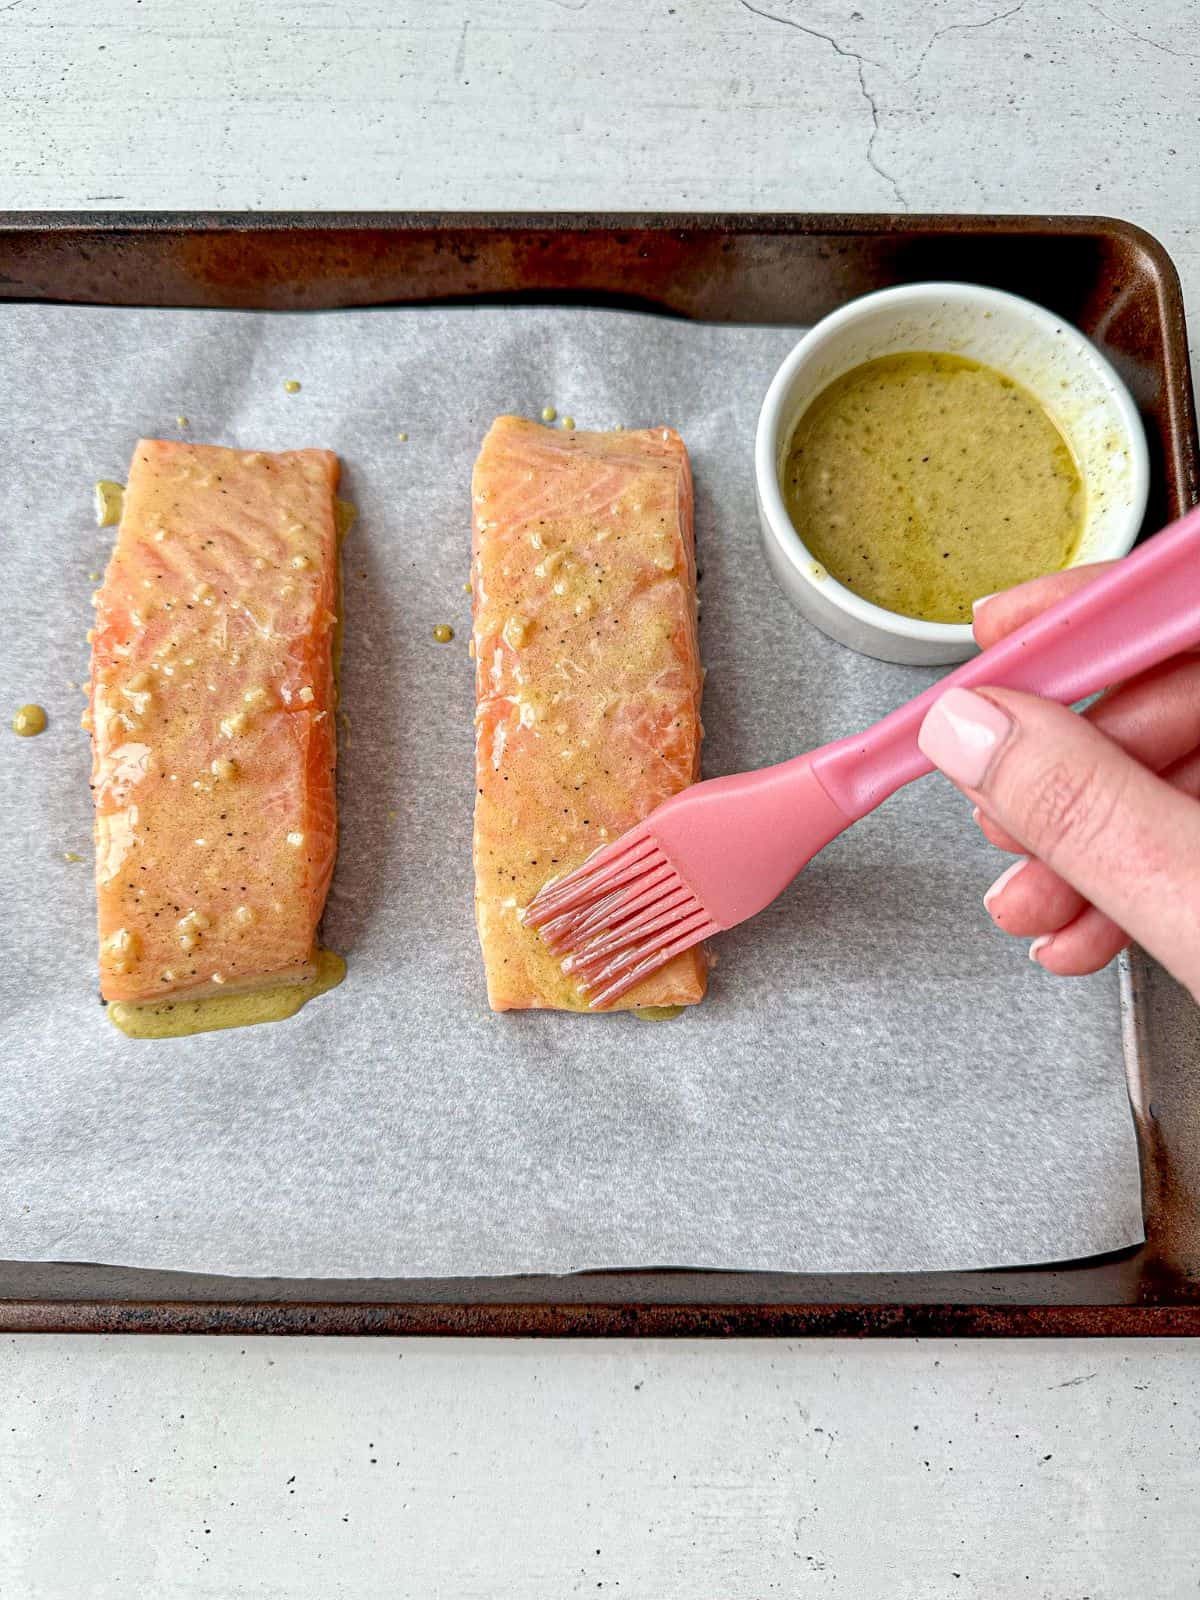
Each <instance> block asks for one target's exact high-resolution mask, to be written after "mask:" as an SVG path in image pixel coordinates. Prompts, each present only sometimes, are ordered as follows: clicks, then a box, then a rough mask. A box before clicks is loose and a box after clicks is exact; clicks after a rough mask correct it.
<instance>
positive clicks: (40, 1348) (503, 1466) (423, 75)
mask: <svg viewBox="0 0 1200 1600" xmlns="http://www.w3.org/2000/svg"><path fill="white" fill-rule="evenodd" d="M1197 63H1200V11H1198V8H1197V6H1196V4H1194V3H1193V0H1157V3H1156V4H1155V5H1154V6H1153V7H1149V6H1145V5H1143V4H1139V3H1137V0H1106V3H1105V4H1104V5H1103V6H1099V5H1094V4H1091V3H1090V0H1061V3H1057V4H1054V3H1047V0H1020V3H1014V4H1009V5H1005V4H1003V3H995V0H991V3H988V0H944V3H934V4H924V5H918V4H911V3H905V0H841V3H833V0H790V3H789V0H774V3H773V4H767V3H764V4H762V5H759V4H758V0H755V3H754V4H751V3H750V0H695V3H689V0H675V3H674V4H671V3H669V0H666V3H664V0H590V3H589V0H479V3H476V4H467V3H464V0H426V3H418V0H410V3H408V4H401V5H396V4H392V3H391V0H355V3H354V4H353V5H351V4H349V3H348V0H345V3H336V0H274V3H269V4H267V3H256V0H208V3H207V4H206V5H204V6H185V5H182V4H180V3H178V0H176V3H174V4H172V3H170V0H0V84H2V86H3V92H2V94H0V207H13V208H77V207H84V208H94V209H106V208H107V209H117V210H137V209H154V208H164V209H181V208H191V207H213V208H224V209H230V210H235V209H244V208H268V207H271V208H293V207H294V208H309V209H330V208H339V209H341V208H347V209H353V208H369V207H381V208H387V207H399V208H406V207H422V206H426V207H456V208H457V207H463V208H480V209H497V208H502V207H531V208H537V207H563V208H576V209H578V208H605V207H608V208H617V207H620V208H628V209H636V208H639V207H641V208H648V207H653V208H666V209H671V208H746V209H789V210H832V209H854V210H884V209H901V210H903V209H909V210H970V211H1039V210H1047V211H1074V212H1107V213H1115V214H1118V215H1124V216H1129V217H1132V218H1134V219H1135V220H1137V221H1139V222H1141V223H1142V224H1143V225H1145V226H1146V227H1148V228H1150V229H1151V230H1152V231H1153V232H1155V233H1157V234H1158V235H1159V236H1160V237H1161V238H1162V239H1163V241H1164V242H1165V243H1166V244H1167V246H1168V248H1169V249H1171V251H1172V252H1173V254H1174V256H1175V259H1176V262H1177V264H1178V265H1179V267H1180V270H1181V273H1182V276H1183V280H1184V286H1185V292H1186V295H1187V299H1188V303H1189V305H1190V307H1191V308H1192V309H1193V311H1195V309H1196V306H1197V295H1198V293H1200V183H1198V182H1197V178H1196V172H1197V164H1198V157H1200V126H1198V117H1197V110H1196V102H1195V92H1194V82H1195V75H1196V72H1197ZM1198 1411H1200V1351H1198V1350H1196V1349H1195V1348H1194V1347H1192V1346H1189V1345H1187V1344H1185V1343H1174V1342H1163V1343H1130V1344H1122V1343H1118V1342H1115V1341H1112V1342H1110V1341H1102V1342H1098V1343H1077V1344H1076V1343H1070V1344H1041V1345H1036V1344H1019V1345H1018V1344H988V1343H979V1344H962V1345H954V1344H948V1345H933V1344H887V1345H883V1344H875V1345H864V1344H829V1343H823V1342H822V1343H813V1344H798V1345H791V1344H788V1345H783V1344H780V1345H776V1344H767V1343H758V1342H745V1343H739V1344H734V1345H731V1344H725V1345H720V1344H699V1343H697V1344H685V1345H678V1344H677V1345H667V1344H659V1343H652V1344H625V1343H621V1344H607V1345H600V1344H586V1343H581V1344H575V1345H564V1344H553V1345H551V1344H524V1345H504V1344H500V1343H491V1342H485V1343H476V1344H460V1343H451V1342H446V1343H426V1342H413V1343H384V1342H380V1343H374V1342H358V1341H349V1342H329V1343H324V1344H322V1343H318V1342H310V1341H305V1340H296V1341H267V1340H264V1341H260V1342H257V1343H246V1344H242V1343H240V1342H238V1341H226V1342H221V1341H211V1342H203V1341H194V1340H155V1341H151V1340H147V1341H139V1340H122V1339H112V1340H90V1341H89V1340H83V1339H59V1340H55V1339H47V1338H28V1339H24V1340H14V1341H11V1342H6V1343H4V1344H3V1345H0V1596H3V1597H5V1600H7V1597H8V1596H9V1595H12V1596H14V1597H20V1600H58V1597H63V1600H66V1597H72V1600H74V1597H80V1596H85V1597H90V1596H96V1597H101V1600H103V1597H108V1596H117V1595H121V1596H125V1595H154V1596H156V1597H158V1600H173V1597H176V1596H179V1597H183V1596H188V1597H192V1596H202V1597H214V1600H234V1597H241V1596H263V1597H275V1596H279V1597H284V1596H286V1597H288V1600H307V1597H313V1600H317V1597H319V1600H329V1597H334V1596H341V1595H347V1596H349V1595H353V1596H363V1595H388V1596H404V1597H407V1596H413V1597H424V1596H446V1597H451V1596H454V1597H458V1596H462V1597H467V1596H481V1597H482V1596H489V1597H491V1596H501V1595H503V1596H511V1597H514V1600H524V1597H530V1600H532V1597H539V1600H540V1597H543V1596H551V1597H553V1596H561V1595H568V1594H582V1593H585V1592H586V1593H597V1592H599V1591H604V1590H607V1591H609V1592H615V1593H618V1594H621V1595H624V1596H626V1597H644V1600H659V1597H664V1600H690V1597H692V1596H696V1597H700V1596H724V1597H731V1600H739V1597H751V1596H761V1595H769V1594H773V1593H780V1594H805V1595H814V1596H820V1595H837V1594H840V1595H843V1596H853V1597H855V1600H885V1597H886V1600H905V1597H925V1596H933V1597H940V1596H957V1597H962V1600H975V1597H978V1600H1009V1597H1016V1596H1027V1597H1039V1596H1043V1597H1052V1600H1083V1597H1090V1600H1141V1597H1143V1596H1147V1595H1154V1596H1156V1597H1160V1600H1166V1597H1174V1596H1182V1595H1189V1594H1194V1593H1196V1592H1197V1591H1200V1561H1198V1560H1197V1557H1196V1554H1195V1551H1194V1544H1195V1534H1194V1530H1195V1525H1196V1510H1195V1508H1196V1504H1197V1493H1198V1490H1200V1416H1198Z"/></svg>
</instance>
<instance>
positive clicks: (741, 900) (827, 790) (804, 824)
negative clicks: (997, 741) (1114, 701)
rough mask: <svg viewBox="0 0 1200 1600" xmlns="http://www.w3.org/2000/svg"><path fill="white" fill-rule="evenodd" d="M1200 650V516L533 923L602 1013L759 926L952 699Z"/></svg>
mask: <svg viewBox="0 0 1200 1600" xmlns="http://www.w3.org/2000/svg"><path fill="white" fill-rule="evenodd" d="M1197 645H1200V508H1197V509H1196V510H1194V511H1190V512H1188V514H1187V515H1186V516H1184V517H1181V518H1180V520H1179V521H1178V522H1175V523H1173V524H1172V525H1171V526H1170V527H1169V528H1166V529H1164V531H1163V532H1162V533H1159V534H1156V535H1155V537H1154V538H1152V539H1149V540H1147V541H1146V542H1145V543H1144V544H1142V545H1140V546H1139V547H1138V549H1136V550H1135V551H1134V552H1133V554H1132V555H1129V556H1126V557H1125V558H1124V560H1122V561H1119V562H1117V563H1116V564H1115V565H1113V566H1112V567H1109V568H1107V569H1106V570H1105V571H1103V572H1101V573H1099V574H1098V575H1097V577H1096V578H1095V580H1094V581H1093V582H1092V583H1089V584H1087V585H1085V586H1084V587H1083V588H1082V589H1079V590H1077V591H1076V592H1075V593H1074V594H1072V595H1069V596H1068V597H1067V598H1066V599H1065V600H1061V601H1060V602H1059V603H1058V604H1057V605H1055V606H1052V607H1051V608H1050V610H1048V611H1044V612H1043V613H1042V614H1041V615H1040V616H1038V617H1035V618H1034V619H1033V621H1032V622H1028V623H1026V624H1025V626H1024V627H1023V628H1019V629H1017V631H1016V632H1015V633H1011V634H1009V635H1008V637H1007V638H1005V639H1002V640H1001V641H1000V643H999V644H995V645H993V646H992V647H991V649H990V650H985V651H983V652H982V653H981V654H980V655H978V656H975V657H973V658H972V659H971V660H970V661H967V662H964V663H963V665H962V666H961V667H957V668H956V669H955V670H954V671H953V672H951V673H949V674H947V676H946V677H944V678H943V679H941V680H940V682H938V683H935V684H933V685H932V686H931V687H930V688H928V689H926V690H925V691H924V693H923V694H919V695H917V697H916V698H915V699H914V700H910V701H909V702H908V704H907V705H905V706H901V707H900V709H899V710H897V711H893V712H892V713H891V714H890V715H889V716H886V717H884V719H883V721H882V722H877V723H876V724H875V726H874V727H873V728H870V729H869V730H868V731H867V732H866V733H861V734H858V735H855V736H853V737H851V738H847V739H839V740H838V741H837V742H836V743H835V744H829V745H825V746H824V747H823V748H822V749H820V750H814V751H810V752H809V754H807V755H802V756H797V757H796V758H795V759H794V760H792V761H784V762H782V763H781V764H780V765H779V766H775V767H764V768H762V769H761V770H760V771H758V772H743V773H738V774H736V775H735V776H732V777H727V778H710V779H708V780H707V781H706V782H704V783H697V784H694V785H693V786H692V788H690V789H685V790H684V791H683V793H682V794H677V795H675V796H674V797H673V798H672V799H670V800H668V801H666V802H665V803H664V804H663V805H661V806H659V807H658V809H657V810H656V811H653V812H652V813H651V814H650V816H648V817H647V818H646V820H645V821H644V822H641V823H639V824H638V825H637V827H635V828H631V829H630V831H629V832H628V833H627V834H625V835H624V836H623V837H622V838H620V839H618V840H616V841H615V842H614V843H612V844H609V845H605V846H604V848H603V849H601V850H597V851H596V852H595V853H594V854H593V855H591V856H589V857H588V859H587V860H586V861H585V862H584V863H583V864H582V866H579V867H577V868H576V869H575V871H574V872H571V873H568V874H567V875H566V877H564V878H560V879H558V880H557V881H556V882H552V883H549V884H547V886H546V887H545V888H544V889H543V890H542V891H541V893H540V894H538V895H537V897H536V898H535V899H534V900H533V902H532V904H531V905H530V906H529V907H528V909H527V910H526V912H525V922H526V924H527V925H528V926H530V927H533V928H538V929H540V931H541V934H542V937H543V939H545V941H546V943H547V944H548V945H549V946H550V948H551V949H552V950H553V951H554V952H555V953H556V954H559V955H561V956H563V957H564V958H565V959H564V960H563V967H564V969H565V970H566V971H568V972H570V973H572V974H573V975H574V976H575V977H576V978H577V979H578V980H579V982H580V984H581V985H582V987H583V990H584V992H585V994H586V995H587V997H588V1002H589V1004H590V1005H591V1006H593V1007H595V1008H597V1009H599V1008H602V1007H604V1006H607V1005H611V1003H612V1002H613V1001H614V1000H616V999H618V998H619V997H620V996H621V995H622V994H624V993H625V991H626V990H627V989H629V988H631V987H632V986H633V985H634V984H635V983H637V982H639V981H640V980H641V979H642V978H644V977H646V975H647V974H648V973H651V972H653V971H654V970H655V969H656V968H657V967H660V966H662V964H663V962H665V961H669V960H670V959H671V957H672V956H676V955H678V954H679V953H680V952H681V951H683V950H687V949H688V948H689V947H690V946H692V945H694V944H698V943H699V941H700V940H701V939H707V938H709V937H710V936H711V935H712V934H714V933H720V932H721V931H722V930H723V929H725V928H732V927H733V926H734V924H735V923H738V922H744V921H745V920H746V918H747V917H752V916H753V915H754V914H755V912H757V911H761V910H762V909H763V907H764V906H766V905H769V904H770V902H771V901H772V900H774V899H775V897H776V895H778V894H780V893H782V891H783V890H784V889H786V888H787V886H788V884H789V883H791V881H792V879H793V878H794V877H795V876H796V874H797V873H798V872H799V871H800V869H801V868H802V867H804V866H806V865H807V864H808V862H810V861H811V860H812V858H813V857H814V856H815V855H816V854H817V852H818V851H819V850H822V849H824V847H825V846H826V845H827V844H828V843H829V842H830V840H831V839H836V838H837V836H838V834H839V833H842V832H843V831H844V830H845V829H846V828H848V827H849V826H850V824H851V823H852V822H857V821H858V819H859V818H860V817H865V816H866V815H867V813H868V812H869V811H874V809H875V807H876V806H877V805H879V804H880V803H881V802H882V801H884V800H886V799H887V797H888V795H890V794H894V793H895V791H896V790H897V789H899V788H900V787H901V786H902V785H903V784H906V783H911V782H912V781H913V779H914V778H920V777H923V776H924V775H925V774H926V773H928V772H932V770H933V768H932V765H931V763H930V762H929V761H927V760H926V758H925V757H924V756H923V755H922V754H921V752H920V750H919V749H918V748H917V731H918V729H919V728H920V726H921V723H922V721H923V719H924V717H925V713H926V712H927V711H928V710H929V708H930V706H931V705H932V704H933V703H934V701H935V700H936V699H938V697H939V696H940V695H942V694H944V693H945V691H946V690H947V689H950V688H954V687H956V686H958V687H962V688H976V687H986V686H989V685H990V686H994V687H996V688H1009V689H1025V690H1028V691H1029V692H1030V693H1032V694H1040V695H1043V696H1045V697H1046V698H1047V699H1051V700H1058V701H1061V702H1062V703H1063V704H1064V705H1071V704H1073V703H1074V702H1075V701H1077V700H1082V699H1084V698H1086V697H1087V696H1088V695H1091V694H1095V693H1096V692H1097V691H1098V690H1100V689H1104V688H1107V687H1108V685H1110V684H1113V683H1117V682H1120V681H1121V680H1122V679H1124V678H1129V677H1132V676H1133V675H1134V674H1135V673H1139V672H1145V671H1146V670H1147V669H1148V668H1150V667H1153V666H1155V665H1157V664H1158V662H1160V661H1165V660H1167V658H1168V657H1170V656H1173V655H1176V654H1178V653H1179V652H1180V651H1182V650H1187V649H1190V648H1193V647H1195V646H1197Z"/></svg>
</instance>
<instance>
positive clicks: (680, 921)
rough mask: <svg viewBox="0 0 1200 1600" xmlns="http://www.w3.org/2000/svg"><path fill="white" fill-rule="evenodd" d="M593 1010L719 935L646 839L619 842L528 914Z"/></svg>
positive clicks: (642, 835) (546, 893)
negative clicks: (678, 957) (679, 956)
mask: <svg viewBox="0 0 1200 1600" xmlns="http://www.w3.org/2000/svg"><path fill="white" fill-rule="evenodd" d="M524 921H525V923H526V925H527V926H529V927H531V928H537V929H538V930H539V931H540V933H541V935H542V938H543V939H544V940H545V942H546V944H547V945H548V946H549V948H550V949H551V950H552V951H553V952H554V954H555V955H557V956H561V957H563V958H564V959H563V963H562V966H563V971H564V972H569V973H570V974H571V975H572V976H573V977H575V978H577V979H578V980H579V983H580V986H581V988H582V989H583V992H584V994H585V995H586V996H587V1000H588V1004H589V1006H591V1007H592V1008H593V1009H595V1010H603V1009H604V1008H605V1007H606V1006H609V1005H611V1004H612V1003H613V1001H614V1000H619V999H620V998H621V996H622V995H623V994H625V993H627V992H628V990H630V989H632V988H633V986H634V985H635V984H637V983H640V982H641V981H642V979H643V978H646V977H648V976H649V975H650V974H651V973H652V972H655V971H657V970H658V968H659V967H661V966H663V965H664V964H665V963H666V962H668V961H670V960H671V959H672V957H673V956H677V955H680V954H682V952H683V951H684V950H688V949H690V948H691V947H692V945H694V944H699V943H700V941H701V940H702V939H707V938H708V937H709V935H710V934H713V933H716V932H718V931H719V929H718V926H717V924H716V923H714V922H713V921H712V919H711V918H710V917H709V915H708V913H707V912H706V911H705V909H704V907H703V905H702V904H701V903H700V901H699V900H697V898H696V896H695V895H694V894H693V893H692V891H691V890H690V889H689V888H688V886H687V885H686V884H685V883H684V881H683V879H682V878H680V876H679V874H678V873H677V872H676V871H675V869H674V867H672V865H671V863H670V862H669V861H668V860H667V858H666V856H665V855H663V854H662V852H661V850H659V848H658V846H657V845H656V844H655V842H654V840H653V838H652V837H651V836H650V835H649V834H648V833H646V832H642V831H637V830H635V832H634V833H632V834H628V835H626V837H625V838H623V839H619V840H618V841H617V842H616V844H615V845H609V846H606V847H605V849H603V850H599V851H597V852H596V853H595V855H592V856H589V857H588V859H587V860H586V861H585V862H584V863H583V865H582V866H581V867H577V868H576V869H575V871H574V872H570V873H568V874H567V876H566V877H565V878H560V879H559V880H558V881H557V882H556V883H552V884H549V885H548V886H547V887H546V888H545V889H543V890H542V892H541V894H539V895H538V896H537V897H536V899H534V900H533V902H532V903H531V904H530V906H529V907H528V909H527V910H526V912H525V916H524Z"/></svg>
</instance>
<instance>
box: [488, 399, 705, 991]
mask: <svg viewBox="0 0 1200 1600" xmlns="http://www.w3.org/2000/svg"><path fill="white" fill-rule="evenodd" d="M472 490H473V500H474V539H473V547H472V592H473V596H474V618H475V627H474V639H475V673H476V702H477V708H476V712H475V771H476V778H475V787H476V794H475V917H476V922H477V924H478V928H479V938H480V943H481V944H482V946H483V961H484V967H485V969H486V972H487V986H488V999H489V1001H490V1003H491V1005H492V1008H493V1010H496V1011H510V1010H520V1009H524V1008H527V1007H552V1008H556V1009H559V1010H567V1011H582V1010H586V1009H587V1005H586V1001H585V1000H584V999H583V997H582V996H581V994H580V993H579V990H578V988H577V987H576V985H575V983H574V982H573V981H572V980H571V979H570V978H568V977H567V976H565V975H564V974H563V972H562V970H561V969H560V967H559V964H558V962H557V961H556V960H555V959H554V957H553V956H552V955H551V954H550V953H549V951H548V950H547V949H546V947H545V946H544V945H543V943H542V941H541V939H540V938H539V937H538V935H537V934H536V933H534V932H533V931H532V930H530V929H528V928H525V927H524V926H523V925H522V923H521V920H520V911H521V909H522V908H523V907H524V906H526V905H527V904H528V903H529V901H530V900H532V898H533V896H534V895H535V894H536V893H537V891H538V890H539V889H540V888H541V887H542V885H543V884H544V883H545V882H546V881H547V879H549V878H552V877H557V876H559V875H561V874H563V873H566V872H569V871H570V870H571V869H572V868H573V867H576V866H578V865H579V863H580V862H581V861H582V860H583V859H584V857H585V856H587V855H589V854H590V853H591V851H593V850H594V849H596V848H597V847H598V846H599V845H601V844H603V843H605V841H606V840H609V839H616V838H618V837H619V836H620V835H621V834H622V833H624V832H625V831H626V829H627V828H630V827H632V826H633V824H634V823H636V822H640V821H641V819H642V818H643V817H644V816H646V814H647V813H648V812H650V811H652V810H653V809H654V807H655V806H657V805H658V804H659V803H660V801H663V800H665V799H667V798H668V796H670V795H673V794H675V793H677V791H678V790H680V789H683V788H685V787H686V786H687V785H688V784H690V783H692V782H694V781H695V779H696V777H697V776H698V774H699V764H700V738H701V731H702V730H701V727H700V693H701V687H702V677H703V675H702V672H701V669H700V654H699V645H698V640H697V632H696V562H695V548H694V544H693V534H692V475H691V469H690V467H689V465H688V457H687V451H686V450H685V449H684V446H683V441H682V440H681V439H680V437H679V435H678V434H677V433H675V432H673V430H671V429H670V428H653V429H646V430H644V431H642V432H636V433H635V432H631V433H617V432H614V433H575V432H566V431H561V432H560V431H557V430H555V429H552V428H543V427H540V426H539V425H538V424H537V423H533V422H526V421H523V420H522V419H521V418H519V417H500V418H498V420H497V421H496V422H494V423H493V424H492V427H491V429H490V431H489V432H488V435H487V437H486V439H485V440H484V442H483V448H482V450H481V451H480V454H479V459H478V461H477V462H476V464H475V475H474V481H473V485H472ZM706 972H707V968H706V962H705V956H704V953H703V951H702V950H701V949H699V948H697V949H694V950H689V951H687V952H686V953H685V954H683V955H681V956H678V957H676V959H675V960H673V961H671V962H670V963H668V964H667V965H666V966H664V967H662V968H660V970H659V971H658V972H656V973H654V974H652V975H651V976H650V977H648V978H646V979H645V980H644V981H643V982H642V983H640V984H639V985H638V986H637V987H636V988H634V989H632V990H630V991H629V993H628V994H626V995H625V996H623V997H622V999H621V1000H620V1001H618V1002H617V1007H618V1009H626V1010H627V1009H632V1008H635V1007H640V1006H671V1005H691V1004H694V1003H695V1002H696V1001H697V1000H700V999H702V998H703V995H704V989H705V983H706Z"/></svg>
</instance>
